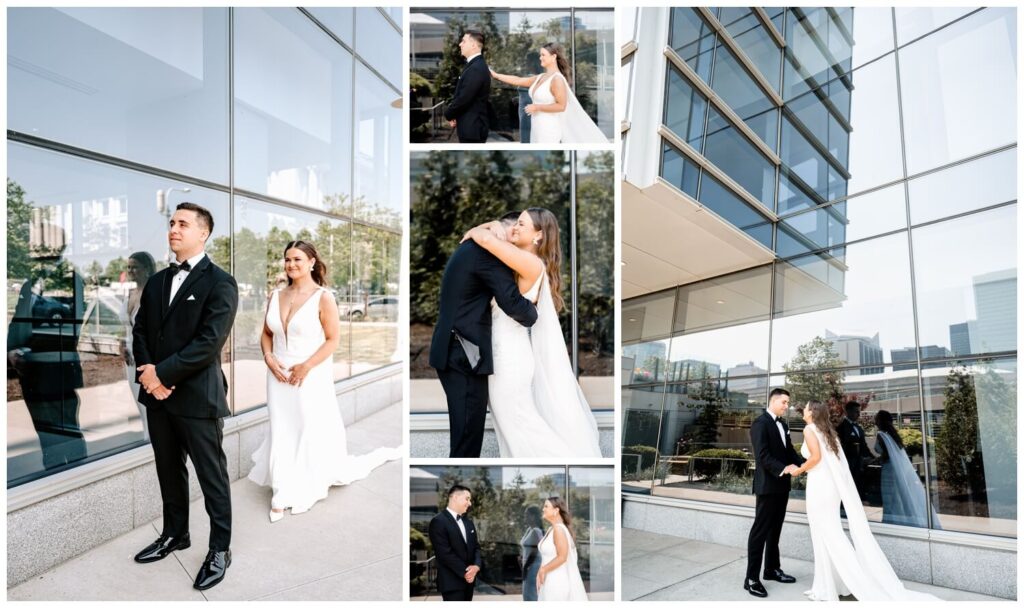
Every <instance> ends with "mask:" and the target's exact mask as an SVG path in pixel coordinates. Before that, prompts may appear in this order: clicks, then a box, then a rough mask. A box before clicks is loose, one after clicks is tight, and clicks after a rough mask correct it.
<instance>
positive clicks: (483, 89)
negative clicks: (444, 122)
mask: <svg viewBox="0 0 1024 608" xmlns="http://www.w3.org/2000/svg"><path fill="white" fill-rule="evenodd" d="M483 48H484V35H483V33H482V32H479V31H477V30H467V31H466V33H465V34H464V35H463V36H462V40H461V41H460V42H459V51H460V52H461V53H462V56H463V57H465V58H466V67H465V69H463V70H462V75H461V76H459V82H458V84H456V85H455V97H453V98H452V100H451V101H450V102H448V107H446V108H445V110H444V117H445V118H447V119H448V124H449V126H451V127H454V128H455V131H456V133H458V135H459V141H460V142H462V143H464V144H482V143H484V142H486V141H487V134H488V133H489V132H490V126H491V118H490V113H491V104H490V101H489V97H490V95H491V70H490V68H488V67H487V62H486V61H484V56H483V55H482V53H483Z"/></svg>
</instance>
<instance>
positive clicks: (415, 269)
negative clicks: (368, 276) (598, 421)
mask: <svg viewBox="0 0 1024 608" xmlns="http://www.w3.org/2000/svg"><path fill="white" fill-rule="evenodd" d="M613 163H614V155H613V153H612V152H575V151H573V152H568V151H550V152H539V151H530V152H525V151H524V152H517V151H497V150H496V151H491V152H462V151H450V152H445V151H436V152H422V153H421V152H414V153H413V154H412V157H411V159H410V187H411V189H412V192H411V194H410V197H411V212H412V217H411V220H410V222H411V224H410V225H411V227H412V228H411V233H412V241H411V244H410V247H411V249H410V252H411V254H410V259H411V260H412V261H411V266H410V270H409V273H410V274H409V277H410V283H411V285H410V288H411V296H410V297H411V300H410V316H411V327H410V355H409V356H410V368H411V370H412V371H411V374H412V375H411V377H412V378H430V379H434V378H436V377H437V375H436V373H435V372H434V370H433V369H432V368H431V367H430V365H429V363H428V358H429V350H430V339H431V336H432V334H433V330H434V322H435V320H436V319H437V314H438V310H437V306H438V302H437V294H438V292H439V289H440V284H441V275H442V274H443V272H444V267H445V264H446V263H447V261H448V257H449V256H450V255H451V253H452V251H454V250H455V247H456V246H457V245H458V243H459V241H460V240H461V239H462V236H463V235H464V234H465V233H466V231H467V230H469V229H470V228H472V227H474V226H477V225H479V224H482V223H484V222H487V221H491V220H495V219H498V218H500V217H501V216H502V215H504V214H505V213H507V212H509V211H516V210H522V209H526V208H527V207H544V208H547V209H549V210H550V211H551V212H552V213H554V214H555V216H556V217H557V218H558V222H559V233H560V238H561V244H562V269H563V270H562V285H563V288H562V297H563V299H564V300H565V308H564V309H563V311H562V314H561V322H562V329H563V332H564V333H565V339H566V347H567V348H568V349H569V353H570V357H571V359H572V361H573V362H574V363H575V365H576V370H577V373H578V374H579V375H580V376H598V377H602V376H603V377H610V376H612V375H613V374H614V371H613V361H614V359H613V356H614V355H613V344H614V336H615V325H614V324H615V320H614V295H615V284H614V282H613V281H614V279H613V277H614V268H613V266H614V245H613V239H614V213H615V205H614V185H613V179H614V165H613Z"/></svg>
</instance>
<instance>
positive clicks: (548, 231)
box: [430, 208, 601, 458]
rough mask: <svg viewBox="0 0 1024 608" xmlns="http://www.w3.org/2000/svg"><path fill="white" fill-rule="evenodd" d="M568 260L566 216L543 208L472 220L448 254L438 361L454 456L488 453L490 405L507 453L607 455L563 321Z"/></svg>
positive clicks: (436, 340)
mask: <svg viewBox="0 0 1024 608" xmlns="http://www.w3.org/2000/svg"><path fill="white" fill-rule="evenodd" d="M561 266H562V246H561V242H560V239H559V230H558V221H557V220H556V219H555V216H554V214H552V213H551V212H550V211H548V210H547V209H541V208H530V209H527V210H526V211H523V212H521V213H520V212H513V213H508V214H506V215H505V216H504V217H502V218H501V219H500V220H498V221H493V222H489V223H487V224H483V225H481V226H477V227H476V228H473V229H472V230H470V231H469V232H467V233H466V236H465V237H463V240H462V243H460V244H459V246H458V247H457V248H456V250H455V252H454V253H452V255H451V257H450V258H449V260H448V264H447V266H446V267H445V270H444V275H443V276H442V278H441V294H440V313H439V315H438V320H437V323H436V325H435V326H434V335H433V338H432V340H431V343H430V366H431V367H433V368H434V369H436V370H437V375H438V377H439V378H440V380H441V386H442V387H443V388H444V392H445V396H446V398H447V401H448V420H449V428H450V441H451V444H450V454H449V455H450V457H452V458H479V457H480V451H481V447H482V445H483V437H484V422H485V420H486V417H487V409H488V404H489V405H490V411H491V416H492V418H493V422H494V429H495V433H496V435H497V438H498V447H499V450H500V453H501V456H502V457H503V458H509V457H511V458H532V457H594V458H599V457H601V448H600V445H599V443H598V430H597V422H596V420H595V419H594V415H593V413H592V412H591V411H590V405H589V404H588V403H587V400H586V397H584V395H583V391H582V390H581V389H580V386H579V384H578V383H577V381H576V375H575V373H574V371H573V368H572V365H571V363H570V362H569V355H568V352H567V351H566V346H565V338H564V336H563V334H562V326H561V324H560V323H559V321H558V311H560V310H561V309H562V308H563V306H564V303H563V301H562V293H561V291H562V289H561V287H562V274H561Z"/></svg>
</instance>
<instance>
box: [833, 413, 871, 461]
mask: <svg viewBox="0 0 1024 608" xmlns="http://www.w3.org/2000/svg"><path fill="white" fill-rule="evenodd" d="M836 434H837V435H839V445H841V446H842V448H843V453H844V454H846V462H847V464H849V465H850V471H853V472H855V473H859V472H861V470H863V469H864V459H865V458H871V449H870V448H868V441H867V438H866V437H865V436H864V429H863V428H862V427H861V426H860V425H859V424H857V423H856V422H850V419H849V418H843V421H842V422H840V423H839V426H837V427H836Z"/></svg>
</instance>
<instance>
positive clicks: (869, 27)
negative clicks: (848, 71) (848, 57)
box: [850, 6, 893, 68]
mask: <svg viewBox="0 0 1024 608" xmlns="http://www.w3.org/2000/svg"><path fill="white" fill-rule="evenodd" d="M850 13H851V19H852V27H851V28H850V33H851V35H852V36H853V42H854V44H853V51H852V53H853V67H854V68H857V67H860V66H862V65H864V64H865V63H867V62H869V61H871V60H872V59H876V58H878V57H880V56H882V55H884V54H886V53H888V52H889V51H891V50H892V49H893V43H892V9H891V8H889V7H873V6H858V7H854V8H852V9H850Z"/></svg>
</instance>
